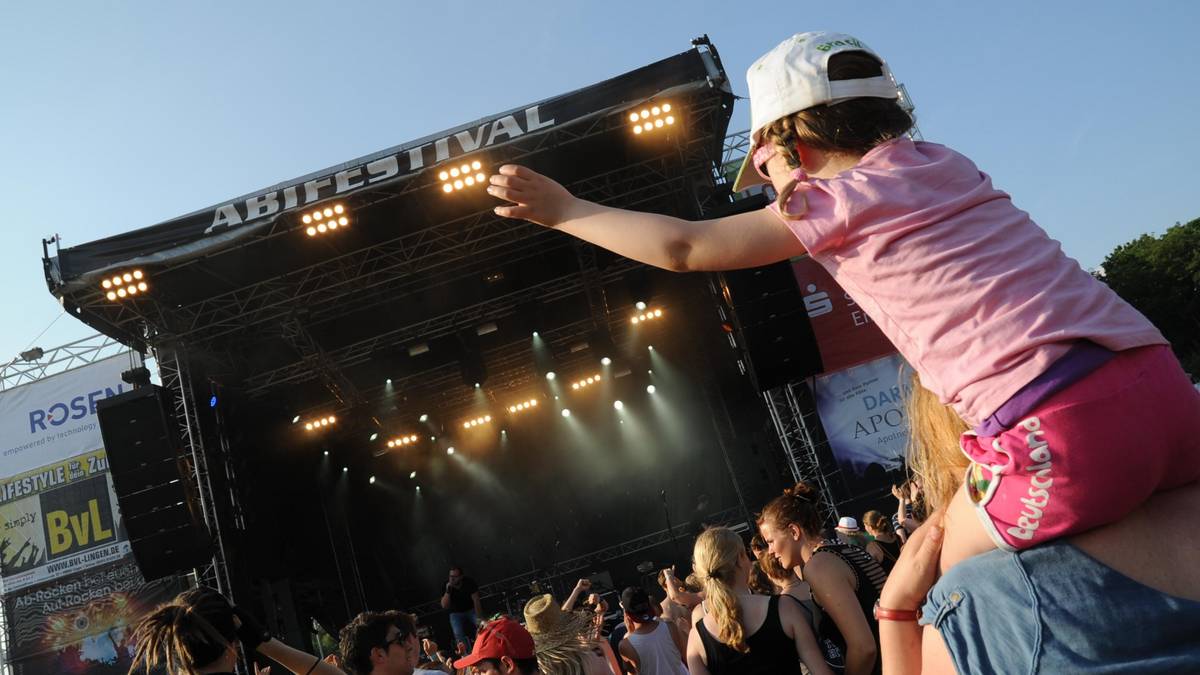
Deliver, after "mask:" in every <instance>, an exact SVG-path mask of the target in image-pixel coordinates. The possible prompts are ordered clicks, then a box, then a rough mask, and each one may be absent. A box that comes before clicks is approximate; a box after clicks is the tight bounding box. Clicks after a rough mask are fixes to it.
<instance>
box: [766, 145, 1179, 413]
mask: <svg viewBox="0 0 1200 675" xmlns="http://www.w3.org/2000/svg"><path fill="white" fill-rule="evenodd" d="M801 194H803V195H805V196H806V197H807V201H808V211H807V214H806V215H805V217H804V218H803V219H802V220H788V219H784V222H785V223H786V224H787V226H788V227H789V228H790V229H791V231H792V232H793V233H794V234H795V235H796V237H797V238H798V239H799V240H800V242H801V243H802V244H804V247H805V248H806V249H808V252H809V254H810V255H812V257H813V259H814V260H816V261H817V262H819V263H821V264H822V265H823V266H825V268H826V269H828V270H829V272H830V274H832V275H833V278H834V279H836V280H837V282H838V283H839V284H840V285H841V286H842V288H843V289H845V290H846V292H847V293H849V294H850V296H851V297H853V298H854V301H855V302H857V303H858V304H859V305H860V306H861V307H862V308H863V309H864V310H865V311H866V312H867V314H868V315H870V317H871V318H872V319H874V320H875V322H876V323H878V324H879V327H880V328H881V329H882V330H883V332H884V334H885V335H887V336H888V338H889V339H890V340H891V341H892V343H893V344H894V345H896V349H898V350H899V351H900V353H901V354H902V355H903V356H904V358H905V359H907V360H908V362H909V363H910V364H912V366H913V368H915V369H916V370H917V372H918V373H919V374H920V377H921V384H922V385H924V386H925V387H926V388H928V389H929V390H930V391H932V392H934V393H935V394H937V395H938V396H939V397H940V398H941V400H942V402H943V403H947V404H949V405H951V406H953V407H954V409H955V410H956V411H957V412H958V414H959V415H960V416H961V417H962V418H963V419H964V420H965V421H966V422H967V423H968V424H970V425H972V426H975V425H977V424H979V423H980V421H982V420H983V419H984V418H986V417H987V416H988V415H990V414H991V413H992V412H993V411H995V410H996V409H997V408H999V407H1000V405H1001V404H1003V403H1004V402H1005V401H1007V400H1008V399H1009V397H1011V396H1012V395H1013V394H1015V393H1016V392H1017V391H1018V390H1019V389H1020V388H1021V387H1022V386H1024V385H1025V384H1026V383H1028V382H1029V381H1030V380H1032V379H1033V378H1035V377H1037V376H1038V375H1039V374H1040V373H1041V372H1042V371H1043V370H1045V369H1046V367H1047V366H1049V365H1050V364H1051V363H1053V362H1054V361H1055V360H1056V359H1057V358H1058V357H1060V356H1062V355H1063V353H1064V352H1066V350H1067V349H1068V347H1069V346H1070V343H1071V342H1072V341H1074V340H1080V339H1087V340H1091V341H1093V342H1096V343H1098V344H1100V345H1101V346H1104V347H1107V348H1108V349H1111V350H1113V351H1122V350H1125V349H1131V348H1133V347H1139V346H1142V345H1149V344H1165V343H1166V340H1165V339H1164V338H1163V336H1162V334H1161V333H1159V332H1158V330H1157V329H1156V328H1155V327H1154V326H1153V325H1151V323H1150V322H1149V321H1148V320H1147V319H1146V317H1144V316H1142V314H1141V313H1139V312H1138V311H1137V310H1135V309H1134V308H1133V307H1131V306H1129V305H1128V304H1127V303H1126V302H1125V301H1124V300H1121V298H1119V297H1118V296H1117V294H1116V293H1113V292H1112V291H1111V290H1110V289H1109V288H1108V286H1106V285H1104V284H1103V283H1101V282H1099V281H1097V280H1096V279H1094V278H1092V276H1091V275H1090V274H1088V273H1087V272H1085V271H1084V270H1083V269H1082V268H1080V267H1079V264H1078V263H1077V262H1075V261H1074V260H1072V259H1071V258H1068V257H1067V256H1066V254H1064V253H1063V251H1062V247H1061V246H1060V245H1059V243H1058V242H1057V241H1055V240H1053V239H1051V238H1050V237H1049V236H1048V235H1047V234H1046V233H1045V232H1044V231H1043V230H1042V229H1041V228H1040V227H1038V226H1037V225H1036V224H1035V223H1034V222H1033V221H1032V220H1030V218H1029V214H1027V213H1025V212H1024V211H1021V210H1020V209H1018V208H1016V207H1015V206H1013V203H1012V200H1011V199H1010V197H1009V196H1008V195H1007V194H1006V193H1004V192H1002V191H1000V190H997V189H995V188H994V187H992V181H991V179H990V178H989V177H988V176H987V174H985V173H983V172H982V171H980V170H979V169H978V168H977V167H976V166H975V164H974V163H973V162H971V160H969V159H967V158H966V157H964V156H962V155H960V154H958V153H957V152H954V151H953V150H951V149H949V148H946V147H944V146H941V145H937V144H935V143H924V142H916V143H914V142H913V141H911V140H909V139H907V138H903V139H896V140H893V141H888V142H887V143H883V144H881V145H879V146H877V147H875V148H874V149H872V150H871V151H870V152H868V153H867V154H866V155H865V156H864V157H863V158H862V159H861V160H860V161H859V163H858V165H857V166H855V167H854V168H853V169H850V170H848V171H844V172H842V173H841V174H839V175H838V176H836V177H834V178H832V179H828V180H824V179H817V178H811V179H807V182H806V183H802V184H801V186H800V187H798V188H797V190H796V192H795V194H794V195H793V196H792V198H791V201H790V202H789V204H788V211H789V212H792V213H796V212H798V211H800V210H801V208H802V202H801V199H800V196H799V195H801ZM769 208H770V209H771V210H772V211H773V212H775V213H776V214H777V215H778V209H777V208H776V207H775V206H774V205H772V206H771V207H769Z"/></svg>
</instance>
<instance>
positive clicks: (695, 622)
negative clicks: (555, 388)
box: [136, 483, 919, 675]
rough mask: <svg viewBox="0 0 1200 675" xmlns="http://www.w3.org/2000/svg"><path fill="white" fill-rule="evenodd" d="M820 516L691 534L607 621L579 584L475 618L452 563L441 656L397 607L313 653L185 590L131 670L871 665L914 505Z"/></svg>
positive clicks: (148, 623) (368, 671) (781, 500)
mask: <svg viewBox="0 0 1200 675" xmlns="http://www.w3.org/2000/svg"><path fill="white" fill-rule="evenodd" d="M905 494H908V493H907V491H905ZM900 508H901V510H900V512H901V513H905V512H904V510H903V509H904V506H903V503H902V505H901V507H900ZM823 513H824V507H823V505H822V504H821V501H820V499H819V497H818V495H817V494H816V492H815V491H814V490H813V489H812V488H811V487H810V486H808V485H807V484H804V483H801V484H799V485H796V486H795V487H793V488H789V489H788V490H786V491H785V492H784V493H783V494H782V495H780V496H779V497H777V498H776V499H774V500H772V501H771V502H770V503H768V504H767V505H766V506H765V507H764V508H763V510H762V512H761V514H760V516H759V518H758V522H757V525H758V532H757V533H756V534H755V535H754V536H753V538H752V539H750V540H749V541H747V540H745V539H743V537H742V536H741V535H739V534H738V533H737V532H735V531H734V530H732V529H730V528H727V527H713V528H709V529H706V530H705V531H703V532H702V533H701V534H700V535H699V536H698V537H697V538H696V541H695V546H694V549H693V569H692V571H691V573H690V574H688V575H686V576H685V577H684V578H683V579H680V578H679V577H678V576H677V574H676V570H675V569H674V567H669V568H666V569H663V570H662V571H661V572H659V575H658V585H657V587H656V588H655V589H653V592H650V591H648V590H647V589H645V588H642V587H640V586H629V587H627V588H625V590H624V591H623V592H622V593H621V594H620V596H619V601H618V605H619V609H620V616H621V620H620V621H619V622H617V623H616V624H615V625H609V624H607V623H606V622H605V616H606V614H607V613H608V612H609V609H610V607H609V606H608V603H607V602H606V601H605V600H604V599H603V598H602V597H601V596H600V595H597V594H595V593H591V592H590V591H591V590H592V585H591V581H590V580H588V579H586V578H585V579H580V580H579V582H578V583H577V584H576V585H575V587H574V588H573V589H572V591H571V593H570V594H569V595H568V596H567V597H566V598H564V599H562V601H561V602H560V601H559V600H557V599H555V598H554V597H553V596H552V595H551V594H549V593H545V594H541V595H538V596H536V597H534V598H532V599H530V600H529V601H528V602H527V603H526V604H525V606H524V608H523V612H522V615H521V616H519V617H510V616H504V615H496V616H494V617H492V618H490V619H483V618H482V617H483V616H484V614H483V609H482V601H481V597H480V592H479V586H478V584H477V583H476V582H475V580H474V579H472V578H471V577H468V576H466V575H465V574H464V573H463V570H462V569H461V568H459V567H453V568H451V569H450V572H449V578H448V581H447V584H446V587H445V590H444V594H443V597H442V606H443V607H444V608H445V609H446V610H447V611H446V615H447V618H448V622H449V624H450V628H451V633H452V635H453V639H454V643H455V644H454V648H452V649H442V648H440V647H439V645H438V644H437V643H436V642H435V641H434V640H433V639H432V638H431V636H432V631H429V630H428V629H427V627H425V626H422V625H420V624H419V622H418V620H417V618H416V617H415V616H413V615H411V614H407V613H404V612H401V611H386V612H363V613H361V614H359V615H358V616H357V617H355V618H354V619H353V620H352V621H350V623H349V624H348V625H346V626H345V628H344V629H343V630H342V631H341V639H340V644H339V649H338V651H337V653H335V654H331V655H327V656H325V657H324V658H318V657H316V656H311V655H308V654H305V653H303V652H300V651H297V650H295V649H292V648H289V647H287V646H286V645H283V644H282V643H280V642H279V641H278V640H275V639H273V638H272V637H271V636H270V635H269V634H268V633H267V632H266V631H265V630H264V629H263V628H262V626H261V625H260V624H259V623H258V622H257V621H256V620H255V619H254V618H253V617H252V616H251V615H250V614H249V613H247V612H245V611H243V610H242V609H240V608H238V607H236V606H234V605H233V604H231V603H230V602H228V601H227V600H226V599H225V598H224V597H222V596H221V595H219V594H218V593H216V592H215V591H212V590H208V589H197V590H191V591H188V592H186V593H184V594H182V595H180V596H179V597H177V598H176V599H175V600H174V601H173V602H172V603H170V604H168V605H166V606H163V607H161V608H159V609H158V610H157V611H156V612H154V613H153V614H151V615H150V616H148V617H146V618H145V619H144V620H143V621H142V622H141V623H140V624H139V625H138V627H137V644H138V655H137V663H136V667H138V668H145V669H147V670H150V669H153V668H155V667H163V668H165V669H166V671H167V672H169V673H172V674H174V673H193V672H194V673H222V672H232V670H233V664H234V663H235V661H236V660H237V657H238V651H237V647H238V645H241V648H242V650H243V651H244V652H245V653H246V654H247V655H250V656H253V655H255V654H258V655H261V656H264V657H267V658H269V659H272V660H274V661H275V662H277V663H279V664H280V665H282V666H283V667H285V668H287V669H288V670H289V671H291V672H295V673H302V674H305V675H314V674H319V673H323V674H325V675H338V674H341V673H350V674H352V675H385V674H386V675H412V674H421V673H425V674H428V673H452V674H455V675H466V674H468V673H471V674H473V673H489V674H490V673H521V674H531V673H542V674H544V675H584V674H586V675H629V674H638V675H689V674H690V675H700V674H702V673H703V674H707V673H713V674H714V675H719V674H722V673H737V674H750V675H753V674H754V673H764V674H766V673H772V674H774V673H781V674H785V673H801V672H808V673H813V674H818V675H819V674H824V673H835V672H837V673H842V672H845V673H850V674H851V675H865V674H866V673H871V672H879V660H878V658H877V655H878V653H879V640H878V628H877V624H876V621H875V619H874V618H873V615H872V608H873V605H874V603H875V601H876V599H877V598H878V596H879V593H880V590H881V589H882V587H883V583H884V580H885V578H886V571H885V569H884V564H885V563H888V562H889V561H890V562H891V563H893V564H894V561H895V556H894V555H892V557H891V558H889V555H891V552H892V549H891V548H889V547H888V546H884V545H881V544H894V545H895V547H896V550H898V549H899V547H900V546H901V545H902V544H901V542H900V539H899V538H898V536H897V531H898V532H899V533H901V534H902V535H903V536H905V537H907V536H908V535H910V534H911V533H912V531H913V528H914V526H915V525H917V524H919V522H918V520H917V518H918V517H919V512H918V513H914V512H913V511H912V510H911V509H909V511H908V513H907V515H906V518H905V519H904V520H903V521H899V520H898V519H893V520H894V521H896V522H897V528H898V530H897V531H892V530H891V527H892V526H891V523H892V522H893V521H890V520H889V519H888V518H887V517H885V516H883V515H882V514H881V513H879V512H878V511H872V512H869V513H868V514H866V515H864V518H863V519H864V521H866V522H868V523H873V525H872V528H874V529H875V530H876V531H873V532H872V534H865V533H864V532H863V531H862V530H861V529H860V528H859V526H858V522H857V520H856V519H854V518H852V517H844V518H842V519H841V520H840V521H839V522H838V523H837V527H836V528H829V527H827V525H828V524H827V523H825V522H824V521H823V518H824V516H823ZM879 527H883V528H885V529H887V530H888V531H886V532H878V531H877V528H879ZM256 672H259V673H268V672H269V667H268V668H261V669H257V668H256Z"/></svg>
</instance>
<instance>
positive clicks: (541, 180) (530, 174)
mask: <svg viewBox="0 0 1200 675" xmlns="http://www.w3.org/2000/svg"><path fill="white" fill-rule="evenodd" d="M499 171H500V173H498V174H496V175H494V176H492V178H491V185H489V186H488V189H487V190H488V194H490V195H492V196H493V197H496V198H499V199H503V200H505V201H509V202H513V204H514V206H497V207H496V208H495V212H496V215H498V216H502V217H504V218H520V219H522V220H528V221H530V222H533V223H537V224H538V225H544V226H546V227H557V226H558V225H559V224H560V223H561V222H563V220H565V216H566V210H567V207H568V206H569V205H570V203H571V202H572V201H573V200H574V199H575V198H574V197H573V196H571V193H570V192H568V191H567V189H566V188H564V187H563V186H561V185H559V184H558V183H556V182H554V181H553V180H550V179H549V178H547V177H545V176H543V175H542V174H540V173H538V172H536V171H534V170H532V169H527V168H525V167H523V166H519V165H516V164H505V165H504V166H502V167H500V170H499Z"/></svg>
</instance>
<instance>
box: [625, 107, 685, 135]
mask: <svg viewBox="0 0 1200 675" xmlns="http://www.w3.org/2000/svg"><path fill="white" fill-rule="evenodd" d="M671 111H672V108H671V104H670V103H663V104H661V105H659V104H655V105H651V106H648V107H646V108H642V109H641V110H640V111H638V110H634V111H631V112H630V113H629V123H630V125H632V128H633V134H634V135H635V136H640V135H642V134H644V133H650V132H652V131H658V130H661V129H664V128H666V127H669V126H674V124H675V121H676V120H675V115H674V114H672V112H671Z"/></svg>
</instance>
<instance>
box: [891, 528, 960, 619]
mask: <svg viewBox="0 0 1200 675" xmlns="http://www.w3.org/2000/svg"><path fill="white" fill-rule="evenodd" d="M943 534H944V533H943V531H942V514H941V513H935V514H933V515H932V516H930V517H929V520H928V521H926V522H925V524H924V525H922V526H921V527H918V528H917V530H916V531H915V532H913V533H912V536H910V537H909V538H908V543H906V544H905V545H904V548H902V549H900V559H899V560H897V561H896V566H895V567H893V568H892V572H891V574H889V575H888V579H887V583H885V584H884V585H883V591H882V592H881V593H880V594H879V606H880V607H884V608H887V609H906V610H907V609H911V610H917V609H920V608H921V605H922V604H923V603H924V602H925V596H926V595H928V594H929V589H930V588H932V587H933V582H934V581H936V580H937V572H938V559H939V556H940V553H941V550H942V537H943Z"/></svg>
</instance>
